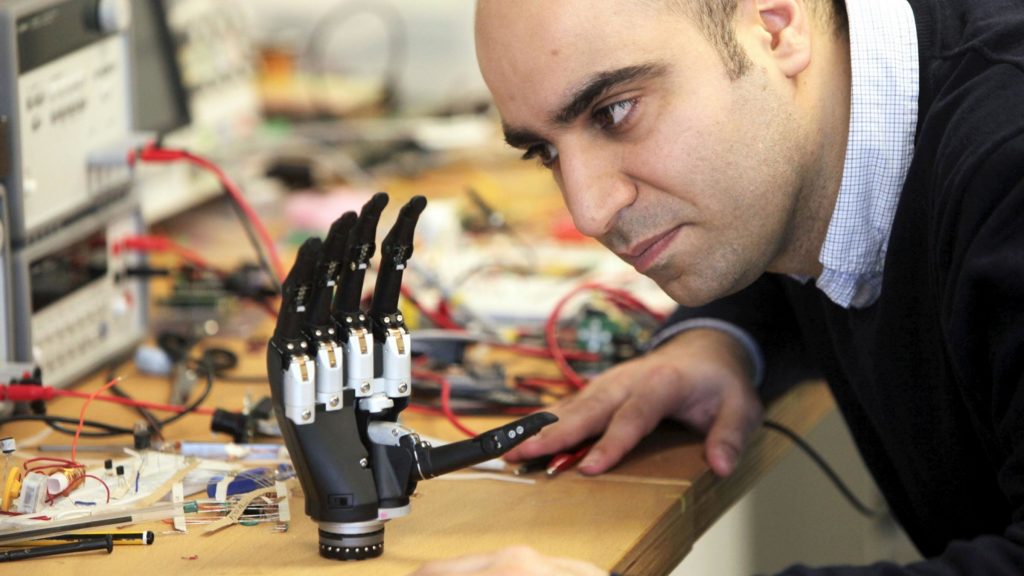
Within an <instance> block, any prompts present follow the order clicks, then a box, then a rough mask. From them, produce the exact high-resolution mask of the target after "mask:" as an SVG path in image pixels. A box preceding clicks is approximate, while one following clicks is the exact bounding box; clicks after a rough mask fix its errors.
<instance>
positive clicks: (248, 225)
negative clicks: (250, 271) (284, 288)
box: [224, 191, 281, 294]
mask: <svg viewBox="0 0 1024 576" xmlns="http://www.w3.org/2000/svg"><path fill="white" fill-rule="evenodd" d="M224 196H225V197H226V198H227V199H228V204H230V205H231V208H233V209H234V211H235V214H236V215H237V216H238V220H239V222H241V223H242V228H243V229H244V230H245V235H246V237H248V238H249V243H250V244H252V247H253V248H254V249H255V250H256V255H257V256H258V257H259V260H260V268H262V269H263V271H264V272H266V274H267V276H268V277H269V278H270V282H271V284H272V285H273V286H274V290H276V291H277V293H278V294H280V293H281V279H280V278H278V277H277V274H276V273H275V272H274V268H273V267H271V265H270V258H269V257H268V256H267V251H266V249H265V248H264V247H263V244H261V243H260V241H259V238H258V237H257V236H256V230H255V229H254V228H253V226H252V222H250V221H249V218H248V217H247V216H246V215H245V210H242V207H241V206H240V205H239V204H238V201H237V200H236V199H235V197H234V196H232V195H231V194H228V193H227V192H226V191H225V192H224Z"/></svg>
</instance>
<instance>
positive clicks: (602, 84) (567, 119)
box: [553, 62, 668, 125]
mask: <svg viewBox="0 0 1024 576" xmlns="http://www.w3.org/2000/svg"><path fill="white" fill-rule="evenodd" d="M667 72H668V66H667V65H665V64H664V63H661V62H651V63H648V64H640V65H638V66H627V67H625V68H618V69H616V70H609V71H607V72H600V73H598V74H595V75H594V76H592V77H590V79H589V80H587V81H586V82H585V83H583V85H581V86H580V87H579V88H577V89H576V90H575V91H574V92H573V94H572V97H570V98H569V102H568V103H567V104H566V105H565V106H562V108H561V109H560V110H559V111H558V112H557V113H555V115H554V116H553V120H554V122H555V124H562V125H565V124H571V123H572V122H574V121H575V120H576V119H577V118H579V117H580V115H581V114H583V113H584V112H586V111H587V109H589V108H590V106H591V105H592V104H593V103H594V100H597V99H598V98H600V97H601V95H602V94H604V93H605V92H608V91H609V90H611V89H612V88H614V87H616V86H618V85H620V84H625V83H627V82H633V81H636V80H646V79H651V78H656V77H659V76H664V75H665V74H666V73H667Z"/></svg>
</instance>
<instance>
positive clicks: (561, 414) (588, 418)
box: [504, 405, 610, 462]
mask: <svg viewBox="0 0 1024 576" xmlns="http://www.w3.org/2000/svg"><path fill="white" fill-rule="evenodd" d="M567 408H569V409H568V410H567ZM549 412H551V413H553V414H554V415H555V416H558V422H555V423H554V424H549V425H548V426H545V427H544V429H543V430H541V431H540V433H539V434H537V435H536V436H533V437H532V438H528V439H527V440H526V441H524V442H523V443H522V444H520V445H519V446H516V447H515V448H513V449H512V450H510V451H509V452H508V453H507V454H505V456H504V458H505V460H508V461H509V462H519V461H522V460H529V459H531V458H536V457H538V456H544V455H546V454H553V453H555V452H560V451H562V450H565V449H567V448H571V447H573V446H575V445H577V444H579V443H580V442H582V441H584V440H586V439H587V438H590V437H591V436H594V435H595V434H597V433H599V432H600V431H601V430H602V429H603V428H604V425H605V423H606V422H607V420H608V418H607V415H606V414H607V412H610V409H608V410H606V411H602V410H599V409H597V407H596V406H590V407H581V406H578V405H574V406H572V407H568V406H561V407H559V408H557V409H551V410H549Z"/></svg>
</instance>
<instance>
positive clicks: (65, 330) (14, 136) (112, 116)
mask: <svg viewBox="0 0 1024 576" xmlns="http://www.w3.org/2000/svg"><path fill="white" fill-rule="evenodd" d="M130 19H131V13H130V4H129V3H128V2H125V1H123V0H20V1H13V2H4V3H2V4H0V50H2V51H3V53H4V54H9V55H10V57H9V58H4V59H2V60H0V116H4V117H6V118H7V119H8V121H7V124H6V130H5V133H4V137H5V138H6V140H5V143H6V146H5V148H6V150H7V152H8V156H9V159H10V161H9V162H8V164H9V169H8V170H6V171H5V172H3V174H2V175H3V185H4V188H5V189H6V194H7V196H6V210H4V211H3V213H2V214H3V221H2V226H3V228H4V230H5V234H6V238H7V241H6V242H4V247H5V248H4V249H5V252H0V259H2V260H4V262H2V263H0V273H3V277H2V279H0V298H2V299H5V300H7V301H8V302H9V304H10V305H9V308H8V312H7V314H8V318H7V319H6V320H5V321H4V323H3V324H4V326H5V327H9V328H8V329H9V330H10V333H9V335H8V336H7V338H8V339H9V341H8V342H6V348H7V349H8V350H9V352H8V356H7V358H8V359H9V360H11V361H14V362H28V363H34V364H37V365H38V366H39V367H40V368H42V369H43V371H44V374H45V378H46V381H47V383H48V384H50V385H53V386H64V385H67V384H68V383H70V382H72V381H73V380H74V379H76V378H78V377H80V376H82V375H83V374H85V373H86V372H87V371H89V370H92V369H94V368H95V367H97V366H99V365H100V364H101V363H104V362H106V361H107V360H108V359H109V358H110V357H111V356H112V355H114V354H118V353H120V352H121V351H123V350H125V349H127V348H128V347H129V346H130V345H132V344H134V343H135V342H137V341H138V340H139V339H140V338H141V337H142V336H143V334H144V328H145V314H144V312H145V308H146V300H145V295H146V294H145V291H144V289H143V286H142V284H141V282H140V281H139V280H135V279H132V280H118V279H116V278H115V275H116V273H117V272H118V271H119V270H118V269H119V267H122V266H123V265H124V264H125V259H126V258H128V257H126V256H122V255H119V254H116V253H115V250H114V246H115V245H116V243H117V242H118V240H119V239H120V238H121V237H124V236H128V235H136V234H138V233H140V232H141V219H140V218H139V216H138V214H139V212H138V209H137V203H136V202H135V200H134V199H133V197H132V196H131V181H132V174H131V171H130V168H129V166H128V164H127V162H126V161H125V159H126V156H127V152H128V150H130V149H131V148H133V147H134V146H133V143H134V138H135V137H134V136H133V133H132V129H133V127H132V119H131V110H132V107H133V106H132V98H131V90H130V83H129V77H130V73H129V66H128V55H129V50H128V46H129V44H128V26H129V22H130ZM131 258H135V257H134V256H131ZM132 263H133V264H137V263H138V262H132ZM0 301H2V300H0ZM0 309H2V306H0ZM3 314H4V312H2V311H0V316H3ZM0 344H2V342H0ZM2 349H3V347H0V351H2ZM2 360H3V358H2V357H0V361H2Z"/></svg>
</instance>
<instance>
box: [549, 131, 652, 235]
mask: <svg viewBox="0 0 1024 576" xmlns="http://www.w3.org/2000/svg"><path fill="white" fill-rule="evenodd" d="M558 159H559V174H558V184H559V186H560V187H561V189H562V195H563V197H564V198H565V204H566V206H567V207H568V209H569V213H570V214H571V215H572V219H573V222H574V223H575V224H576V229H577V230H579V231H580V232H581V233H582V234H585V235H586V236H590V237H592V238H600V237H602V236H604V235H605V234H606V233H608V232H609V231H611V230H612V228H614V226H615V221H616V219H617V218H618V216H619V213H620V212H621V211H622V210H623V209H625V208H627V207H628V206H630V205H631V204H632V203H633V202H634V201H635V200H636V194H637V190H636V182H634V181H633V179H632V178H630V177H628V176H627V175H626V174H625V173H624V171H623V170H622V169H621V159H620V158H617V157H615V156H613V155H609V154H605V153H602V152H601V151H600V150H595V149H593V148H588V147H585V146H579V147H565V148H560V149H559V156H558Z"/></svg>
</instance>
